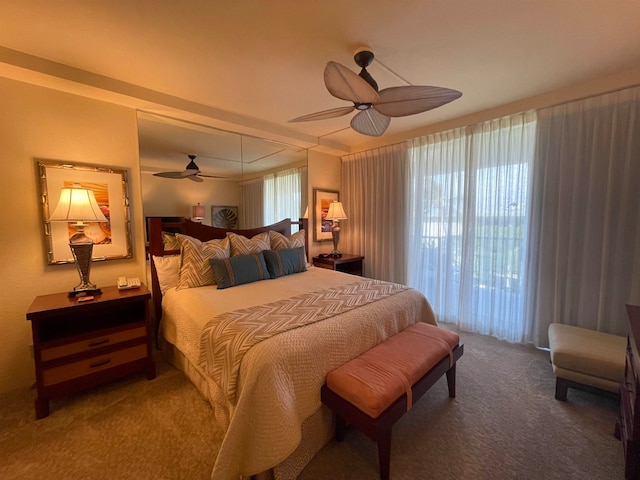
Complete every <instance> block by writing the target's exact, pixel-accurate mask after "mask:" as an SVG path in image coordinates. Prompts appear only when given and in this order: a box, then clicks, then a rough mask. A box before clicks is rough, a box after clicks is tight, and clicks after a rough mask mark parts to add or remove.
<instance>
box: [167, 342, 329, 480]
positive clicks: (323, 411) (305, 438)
mask: <svg viewBox="0 0 640 480" xmlns="http://www.w3.org/2000/svg"><path fill="white" fill-rule="evenodd" d="M162 350H163V353H164V358H165V359H166V360H167V362H169V363H170V364H171V365H173V366H174V367H176V368H177V369H178V370H180V371H181V372H183V373H184V374H185V376H186V377H187V378H188V379H189V380H190V381H191V383H193V384H194V385H195V387H196V389H197V390H198V392H200V394H201V395H203V396H204V397H205V399H206V400H207V402H209V404H211V402H212V400H211V397H210V395H209V394H208V388H209V387H208V382H207V380H205V378H204V377H203V376H202V374H201V373H200V371H199V370H198V369H197V368H195V367H194V366H193V364H192V363H191V362H189V361H188V360H187V359H186V357H185V356H184V355H183V354H182V352H181V351H180V350H178V349H177V348H175V347H174V345H172V344H171V343H169V342H168V341H166V340H164V339H163V341H162ZM318 395H320V393H319V392H318ZM212 413H213V412H212ZM333 430H334V417H333V414H332V412H331V410H329V408H328V407H326V406H325V405H322V406H321V407H320V408H319V409H318V410H316V411H315V412H314V413H313V414H312V415H311V416H309V417H308V418H307V419H306V420H305V421H304V422H303V423H302V440H301V441H300V444H299V445H298V447H297V448H296V449H295V450H294V451H293V452H292V453H291V455H289V456H288V457H287V458H286V459H285V460H284V461H282V462H281V463H280V464H278V465H276V466H274V467H273V468H272V469H270V470H268V471H266V472H262V473H260V474H258V475H252V476H250V477H243V478H244V479H247V480H249V479H251V480H294V479H296V478H297V477H298V476H299V475H300V474H301V473H302V470H304V468H305V467H306V466H307V464H308V463H309V462H310V461H311V459H313V457H314V456H315V455H316V454H317V453H318V452H319V451H320V449H321V448H322V447H323V446H324V445H326V444H327V443H329V441H330V440H331V439H332V437H333Z"/></svg>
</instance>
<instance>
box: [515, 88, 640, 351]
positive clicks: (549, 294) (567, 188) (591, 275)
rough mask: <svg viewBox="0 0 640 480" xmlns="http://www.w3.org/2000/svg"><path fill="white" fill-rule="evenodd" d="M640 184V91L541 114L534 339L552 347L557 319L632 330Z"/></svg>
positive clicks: (533, 240) (638, 272) (639, 269)
mask: <svg viewBox="0 0 640 480" xmlns="http://www.w3.org/2000/svg"><path fill="white" fill-rule="evenodd" d="M639 183H640V88H638V87H636V88H631V89H626V90H622V91H618V92H614V93H610V94H606V95H600V96H597V97H592V98H588V99H586V100H581V101H576V102H571V103H568V104H563V105H559V106H555V107H552V108H547V109H543V110H540V112H539V120H538V137H537V140H536V154H535V162H534V184H533V185H534V188H533V198H532V208H533V216H532V220H531V228H530V238H529V243H530V244H531V251H530V260H529V262H530V268H529V270H530V292H529V295H528V298H529V300H530V303H529V305H528V313H529V318H530V326H529V339H530V340H531V341H533V342H535V343H536V344H538V345H547V344H548V338H547V329H548V325H549V324H550V323H551V322H557V323H564V324H569V325H577V326H581V327H585V328H589V329H593V330H599V331H603V332H609V333H615V334H618V335H624V334H625V332H626V314H625V303H633V302H635V303H639V302H640V291H639V290H640V289H639V284H638V282H639V280H638V278H639V277H640V228H639V226H640V194H639ZM634 282H635V283H634ZM634 285H635V290H634Z"/></svg>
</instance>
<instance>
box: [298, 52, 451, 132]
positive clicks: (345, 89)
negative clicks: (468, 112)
mask: <svg viewBox="0 0 640 480" xmlns="http://www.w3.org/2000/svg"><path fill="white" fill-rule="evenodd" d="M373 58H374V55H373V52H371V51H369V50H366V49H365V50H359V51H357V52H356V54H355V55H354V57H353V59H354V60H355V62H356V64H357V65H358V66H359V67H361V68H362V70H361V71H360V74H359V75H358V74H356V73H354V72H353V71H351V70H349V69H348V68H347V67H345V66H344V65H341V64H339V63H337V62H329V63H327V65H326V67H325V69H324V84H325V85H326V87H327V90H329V93H330V94H331V95H333V96H334V97H337V98H340V99H342V100H348V101H350V102H353V106H349V107H338V108H332V109H330V110H324V111H322V112H316V113H311V114H309V115H304V116H302V117H297V118H294V119H292V120H289V122H307V121H310V120H324V119H326V118H334V117H340V116H342V115H347V114H349V113H351V112H353V111H354V110H358V113H357V114H356V115H355V116H354V117H353V118H352V119H351V128H353V129H354V130H355V131H356V132H359V133H362V134H363V135H369V136H372V137H378V136H380V135H382V134H383V133H384V132H385V130H386V129H387V127H388V126H389V123H390V122H391V118H390V117H404V116H407V115H414V114H416V113H422V112H426V111H427V110H432V109H434V108H437V107H440V106H442V105H444V104H446V103H449V102H452V101H453V100H456V99H458V98H460V97H461V96H462V92H459V91H457V90H452V89H450V88H443V87H431V86H420V85H408V86H403V87H390V88H385V89H383V90H381V91H379V92H378V84H377V83H376V81H375V80H374V79H373V77H372V76H371V74H370V73H369V72H368V71H367V67H368V66H369V65H371V62H372V61H373Z"/></svg>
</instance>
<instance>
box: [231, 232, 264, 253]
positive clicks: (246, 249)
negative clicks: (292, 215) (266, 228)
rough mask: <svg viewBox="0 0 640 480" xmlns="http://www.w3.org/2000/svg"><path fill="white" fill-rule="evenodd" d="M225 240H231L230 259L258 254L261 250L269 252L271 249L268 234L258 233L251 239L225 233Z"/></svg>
mask: <svg viewBox="0 0 640 480" xmlns="http://www.w3.org/2000/svg"><path fill="white" fill-rule="evenodd" d="M227 238H228V239H229V240H231V256H232V257H235V256H238V255H251V254H252V253H260V252H262V251H263V250H269V249H270V248H271V241H270V240H269V232H264V233H259V234H258V235H256V236H254V237H252V238H247V237H245V236H243V235H238V234H237V233H227Z"/></svg>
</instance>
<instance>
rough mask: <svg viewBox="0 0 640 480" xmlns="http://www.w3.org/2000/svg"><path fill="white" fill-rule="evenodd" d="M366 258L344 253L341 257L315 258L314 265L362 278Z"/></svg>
mask: <svg viewBox="0 0 640 480" xmlns="http://www.w3.org/2000/svg"><path fill="white" fill-rule="evenodd" d="M363 260H364V257H362V256H360V255H351V254H349V253H343V254H342V256H341V257H322V258H321V257H313V265H314V266H315V267H320V268H328V269H329V270H336V271H338V272H344V273H350V274H352V275H360V276H362V262H363Z"/></svg>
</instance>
